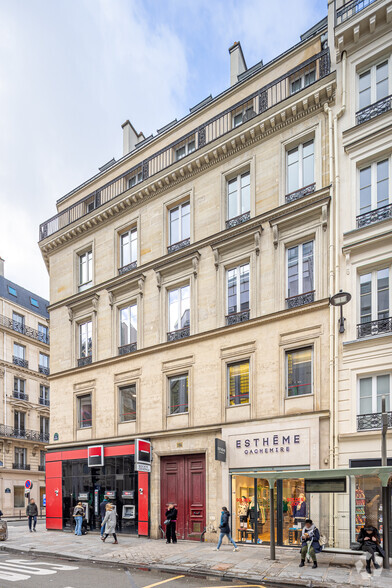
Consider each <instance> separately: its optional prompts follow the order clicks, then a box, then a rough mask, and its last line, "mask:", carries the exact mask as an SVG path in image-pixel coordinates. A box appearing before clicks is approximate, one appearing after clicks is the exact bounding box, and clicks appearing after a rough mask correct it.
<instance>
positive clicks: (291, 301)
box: [286, 290, 315, 308]
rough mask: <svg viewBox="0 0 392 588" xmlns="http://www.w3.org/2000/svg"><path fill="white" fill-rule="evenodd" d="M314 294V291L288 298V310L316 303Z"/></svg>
mask: <svg viewBox="0 0 392 588" xmlns="http://www.w3.org/2000/svg"><path fill="white" fill-rule="evenodd" d="M314 292H315V291H314V290H312V291H311V292H305V294H298V295H297V296H290V298H286V306H287V308H296V307H297V306H303V305H304V304H309V303H310V302H314Z"/></svg>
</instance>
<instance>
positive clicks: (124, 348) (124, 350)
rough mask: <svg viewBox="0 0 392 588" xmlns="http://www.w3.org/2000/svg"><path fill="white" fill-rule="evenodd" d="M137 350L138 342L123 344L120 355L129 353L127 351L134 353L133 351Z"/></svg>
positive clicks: (119, 349)
mask: <svg viewBox="0 0 392 588" xmlns="http://www.w3.org/2000/svg"><path fill="white" fill-rule="evenodd" d="M136 350H137V343H129V344H128V345H121V346H120V347H119V348H118V354H119V355H127V353H132V351H136Z"/></svg>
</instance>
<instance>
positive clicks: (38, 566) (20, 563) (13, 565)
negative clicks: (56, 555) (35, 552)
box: [0, 559, 79, 582]
mask: <svg viewBox="0 0 392 588" xmlns="http://www.w3.org/2000/svg"><path fill="white" fill-rule="evenodd" d="M42 566H47V567H49V568H52V569H47V568H45V567H42ZM77 569H79V568H78V567H77V566H67V565H63V564H56V563H49V562H45V561H42V562H40V561H30V560H28V559H7V560H6V561H1V562H0V579H1V580H7V581H8V582H20V581H21V580H29V579H30V578H31V576H48V575H52V574H57V572H60V571H71V570H77Z"/></svg>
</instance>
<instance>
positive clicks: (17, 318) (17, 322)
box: [12, 312, 25, 333]
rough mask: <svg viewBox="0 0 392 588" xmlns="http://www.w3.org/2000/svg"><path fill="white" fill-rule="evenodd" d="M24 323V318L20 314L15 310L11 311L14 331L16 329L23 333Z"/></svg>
mask: <svg viewBox="0 0 392 588" xmlns="http://www.w3.org/2000/svg"><path fill="white" fill-rule="evenodd" d="M24 324H25V319H24V316H23V315H22V314H18V313H17V312H13V313H12V327H13V329H14V331H18V333H24Z"/></svg>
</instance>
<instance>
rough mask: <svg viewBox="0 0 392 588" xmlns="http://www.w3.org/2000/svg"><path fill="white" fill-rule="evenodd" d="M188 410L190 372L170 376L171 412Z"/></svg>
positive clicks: (177, 412) (176, 412) (178, 412)
mask: <svg viewBox="0 0 392 588" xmlns="http://www.w3.org/2000/svg"><path fill="white" fill-rule="evenodd" d="M182 412H188V374H184V375H182V376H174V377H172V378H169V414H180V413H182Z"/></svg>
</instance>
